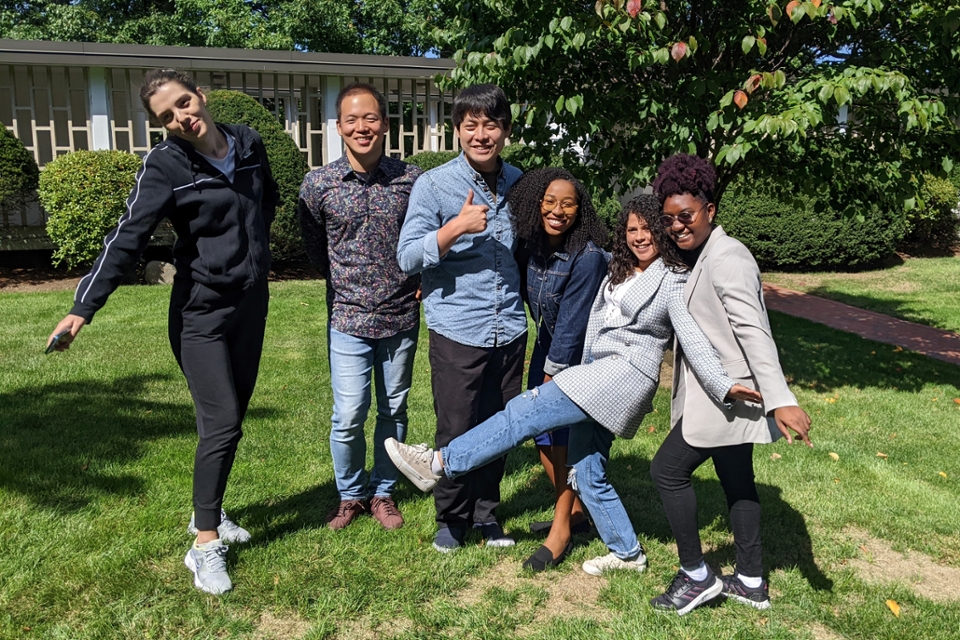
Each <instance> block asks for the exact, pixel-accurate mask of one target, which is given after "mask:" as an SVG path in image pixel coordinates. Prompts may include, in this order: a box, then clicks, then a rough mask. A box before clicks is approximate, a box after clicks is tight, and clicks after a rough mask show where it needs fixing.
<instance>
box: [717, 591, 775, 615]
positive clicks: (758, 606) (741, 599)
mask: <svg viewBox="0 0 960 640" xmlns="http://www.w3.org/2000/svg"><path fill="white" fill-rule="evenodd" d="M720 595H722V596H723V597H724V598H727V599H728V600H736V601H737V602H742V603H743V604H746V605H750V606H751V607H753V608H754V609H759V610H760V611H765V610H767V609H769V608H770V601H769V600H764V601H763V602H757V601H756V600H751V599H750V598H744V597H743V596H738V595H735V594H732V593H721V594H720Z"/></svg>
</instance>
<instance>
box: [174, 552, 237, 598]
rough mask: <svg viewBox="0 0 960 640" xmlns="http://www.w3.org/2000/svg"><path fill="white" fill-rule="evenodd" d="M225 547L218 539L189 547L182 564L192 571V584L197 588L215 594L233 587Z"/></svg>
mask: <svg viewBox="0 0 960 640" xmlns="http://www.w3.org/2000/svg"><path fill="white" fill-rule="evenodd" d="M227 549H229V547H227V546H226V545H225V544H223V543H222V542H221V541H220V540H211V541H210V542H207V543H204V544H200V545H198V544H194V545H193V546H191V547H190V550H189V551H187V555H186V557H184V559H183V564H185V565H187V569H190V571H193V584H194V586H196V587H197V589H200V590H201V591H206V592H207V593H212V594H213V595H215V596H218V595H220V594H221V593H226V592H227V591H230V590H231V589H233V583H232V582H230V576H229V575H228V574H227Z"/></svg>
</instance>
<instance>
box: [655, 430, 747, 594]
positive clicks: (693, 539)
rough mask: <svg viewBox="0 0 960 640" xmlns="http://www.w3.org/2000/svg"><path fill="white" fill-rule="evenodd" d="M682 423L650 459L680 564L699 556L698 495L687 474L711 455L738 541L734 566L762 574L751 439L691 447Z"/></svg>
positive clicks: (688, 564) (691, 565) (695, 563)
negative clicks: (733, 442)
mask: <svg viewBox="0 0 960 640" xmlns="http://www.w3.org/2000/svg"><path fill="white" fill-rule="evenodd" d="M682 428H683V422H682V421H681V422H680V423H678V424H677V426H676V427H674V428H673V430H672V431H670V433H669V434H668V435H667V438H666V439H665V440H664V441H663V444H662V445H660V450H659V451H657V455H655V456H654V457H653V462H652V463H651V465H650V476H651V477H652V478H653V482H654V484H655V485H656V486H657V490H658V491H659V492H660V499H661V500H662V501H663V509H664V511H666V513H667V520H668V521H669V522H670V528H671V529H672V530H673V537H674V538H676V540H677V551H678V552H679V555H680V566H682V567H685V568H687V569H692V568H694V567H697V566H699V565H700V563H701V562H702V561H703V550H702V548H701V546H700V525H699V523H698V521H697V496H696V494H695V493H694V491H693V486H692V485H691V484H690V478H691V476H692V475H693V472H694V471H695V470H696V469H697V467H699V466H700V465H701V464H703V463H704V462H706V461H707V459H708V458H713V466H714V468H715V469H716V470H717V477H719V478H720V486H722V487H723V492H724V493H725V494H726V496H727V507H728V508H729V510H730V525H731V527H732V529H733V540H734V543H735V544H736V547H737V571H738V572H739V573H740V574H742V575H745V576H750V577H758V576H760V575H762V572H763V550H762V548H761V545H760V497H759V496H758V495H757V485H756V483H755V482H754V478H753V443H752V442H747V443H745V444H738V445H731V446H726V447H709V448H701V447H693V446H691V445H689V444H687V442H686V440H684V439H683V433H682Z"/></svg>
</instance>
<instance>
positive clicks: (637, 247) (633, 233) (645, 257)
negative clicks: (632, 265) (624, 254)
mask: <svg viewBox="0 0 960 640" xmlns="http://www.w3.org/2000/svg"><path fill="white" fill-rule="evenodd" d="M627 247H629V248H630V253H632V254H633V257H635V258H636V259H637V267H636V269H637V271H644V270H645V269H646V268H647V267H649V266H650V265H651V264H653V261H654V260H656V259H657V257H658V256H659V255H660V250H659V249H657V245H656V244H654V242H653V233H651V232H650V227H648V226H647V223H646V222H645V221H644V220H642V219H640V218H638V217H637V216H636V214H633V213H631V214H630V217H629V218H627Z"/></svg>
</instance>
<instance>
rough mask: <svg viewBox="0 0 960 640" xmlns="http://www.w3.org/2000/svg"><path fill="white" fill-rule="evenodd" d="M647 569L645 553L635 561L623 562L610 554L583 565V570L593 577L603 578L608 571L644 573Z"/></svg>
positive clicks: (641, 553)
mask: <svg viewBox="0 0 960 640" xmlns="http://www.w3.org/2000/svg"><path fill="white" fill-rule="evenodd" d="M646 568H647V556H646V555H644V553H643V551H641V552H640V555H638V556H637V557H636V558H634V559H633V560H621V559H620V558H618V557H617V556H615V555H614V554H613V553H608V554H607V555H605V556H597V557H596V558H594V559H593V560H587V561H586V562H584V563H583V570H584V571H586V572H587V573H589V574H590V575H592V576H602V575H603V574H605V573H606V572H608V571H623V570H627V571H643V570H644V569H646Z"/></svg>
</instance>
